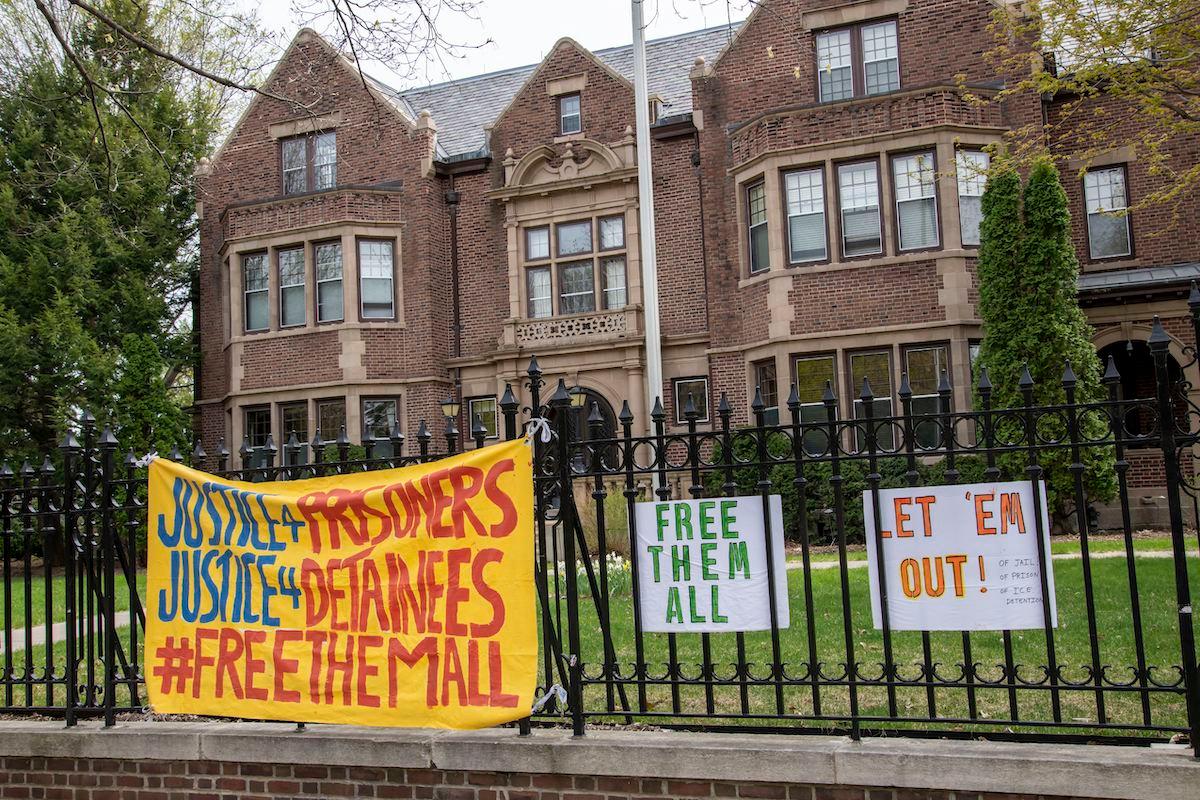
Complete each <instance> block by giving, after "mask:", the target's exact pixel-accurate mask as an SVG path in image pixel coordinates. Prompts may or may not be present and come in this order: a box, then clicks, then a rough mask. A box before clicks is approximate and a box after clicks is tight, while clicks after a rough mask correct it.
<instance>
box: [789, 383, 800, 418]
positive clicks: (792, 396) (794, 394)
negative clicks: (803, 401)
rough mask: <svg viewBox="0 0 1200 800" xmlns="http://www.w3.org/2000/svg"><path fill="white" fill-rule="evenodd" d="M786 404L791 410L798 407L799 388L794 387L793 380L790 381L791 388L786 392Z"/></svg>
mask: <svg viewBox="0 0 1200 800" xmlns="http://www.w3.org/2000/svg"><path fill="white" fill-rule="evenodd" d="M787 406H788V408H789V409H791V410H792V411H795V410H796V409H798V408H800V390H799V389H798V388H797V387H796V383H795V381H793V382H792V390H791V391H790V392H788V399H787Z"/></svg>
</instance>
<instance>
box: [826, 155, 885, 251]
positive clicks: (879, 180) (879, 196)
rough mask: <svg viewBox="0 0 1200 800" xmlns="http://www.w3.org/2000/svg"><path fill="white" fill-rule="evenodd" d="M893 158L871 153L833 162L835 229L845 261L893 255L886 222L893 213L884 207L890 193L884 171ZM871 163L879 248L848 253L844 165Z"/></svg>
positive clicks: (839, 248)
mask: <svg viewBox="0 0 1200 800" xmlns="http://www.w3.org/2000/svg"><path fill="white" fill-rule="evenodd" d="M890 163H891V158H890V156H889V154H887V153H879V154H871V155H869V156H864V157H862V158H854V159H847V160H844V161H837V162H834V163H833V175H834V179H835V185H834V199H835V201H836V209H837V217H836V219H835V220H834V230H836V231H837V241H838V256H839V260H840V261H842V262H845V263H850V262H857V261H870V260H872V259H878V258H883V257H886V256H889V255H892V254H891V253H889V252H888V250H889V244H890V241H889V237H888V231H887V225H886V222H887V221H889V218H890V216H891V215H889V214H885V213H884V209H885V208H886V207H887V205H888V203H889V198H888V193H887V192H886V191H885V186H884V181H885V180H886V176H885V175H884V174H883V173H884V169H883V168H884V165H889V164H890ZM865 164H871V165H873V166H874V167H875V192H876V195H875V200H876V207H877V209H878V212H877V213H878V215H879V250H878V251H876V252H874V253H861V254H859V255H847V254H846V240H845V213H844V209H843V208H842V194H843V192H842V178H841V169H842V168H843V167H853V166H857V165H865Z"/></svg>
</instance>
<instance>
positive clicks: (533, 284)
mask: <svg viewBox="0 0 1200 800" xmlns="http://www.w3.org/2000/svg"><path fill="white" fill-rule="evenodd" d="M525 280H526V284H527V286H526V291H527V292H528V294H529V317H530V319H542V318H545V317H550V316H553V315H554V296H553V292H552V290H551V288H550V268H549V267H538V268H536V269H530V270H526V272H525Z"/></svg>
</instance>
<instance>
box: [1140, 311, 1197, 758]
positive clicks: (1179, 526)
mask: <svg viewBox="0 0 1200 800" xmlns="http://www.w3.org/2000/svg"><path fill="white" fill-rule="evenodd" d="M1170 343H1171V337H1170V336H1168V335H1167V332H1166V331H1165V330H1163V326H1162V323H1161V322H1160V321H1159V319H1158V317H1157V316H1156V317H1155V318H1154V327H1153V329H1152V330H1151V332H1150V340H1149V344H1150V352H1151V353H1152V354H1153V356H1154V376H1155V384H1156V388H1157V390H1158V430H1159V435H1160V436H1161V437H1162V439H1161V444H1162V454H1163V464H1164V466H1165V467H1166V473H1167V507H1168V509H1169V511H1170V516H1171V549H1172V552H1173V555H1174V558H1173V560H1174V562H1175V600H1176V605H1177V606H1178V610H1179V648H1180V659H1181V661H1180V666H1181V667H1182V669H1183V692H1184V702H1185V704H1186V706H1187V715H1188V735H1189V737H1190V741H1191V745H1192V753H1193V754H1194V755H1197V756H1200V686H1197V675H1196V639H1195V632H1194V630H1193V628H1192V598H1191V588H1190V587H1189V586H1188V573H1187V546H1186V544H1185V542H1184V530H1183V506H1182V504H1181V503H1180V499H1179V492H1180V490H1181V484H1182V478H1181V477H1180V474H1179V451H1178V449H1177V448H1176V446H1175V409H1174V403H1173V402H1172V400H1173V398H1172V390H1173V389H1174V387H1173V386H1172V385H1171V376H1170V371H1169V369H1168V363H1167V355H1168V354H1167V347H1168V346H1169V345H1170Z"/></svg>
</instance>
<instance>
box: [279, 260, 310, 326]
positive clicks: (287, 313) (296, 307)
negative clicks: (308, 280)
mask: <svg viewBox="0 0 1200 800" xmlns="http://www.w3.org/2000/svg"><path fill="white" fill-rule="evenodd" d="M278 258H279V292H280V295H279V324H280V325H281V326H286V325H303V324H304V322H305V317H306V314H305V313H304V250H303V249H301V248H294V249H291V250H280V251H279V253H278Z"/></svg>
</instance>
